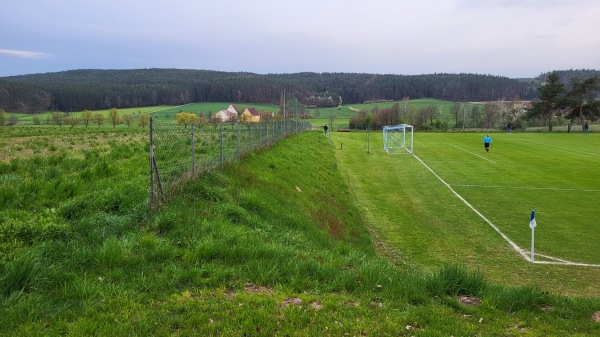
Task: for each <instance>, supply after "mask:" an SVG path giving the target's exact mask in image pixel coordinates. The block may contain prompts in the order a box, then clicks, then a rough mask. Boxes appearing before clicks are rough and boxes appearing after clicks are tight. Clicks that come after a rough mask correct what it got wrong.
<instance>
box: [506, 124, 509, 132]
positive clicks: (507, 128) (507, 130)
mask: <svg viewBox="0 0 600 337" xmlns="http://www.w3.org/2000/svg"><path fill="white" fill-rule="evenodd" d="M506 133H510V122H508V125H506Z"/></svg>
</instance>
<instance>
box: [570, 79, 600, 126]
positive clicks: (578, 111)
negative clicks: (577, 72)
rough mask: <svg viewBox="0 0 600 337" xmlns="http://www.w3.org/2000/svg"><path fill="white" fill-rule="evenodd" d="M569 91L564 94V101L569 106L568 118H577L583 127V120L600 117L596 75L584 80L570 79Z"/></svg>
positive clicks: (598, 85) (599, 86)
mask: <svg viewBox="0 0 600 337" xmlns="http://www.w3.org/2000/svg"><path fill="white" fill-rule="evenodd" d="M571 88H572V89H571V91H569V92H568V93H567V94H566V95H565V101H566V104H567V106H568V107H569V108H570V111H571V113H570V114H569V116H568V117H569V118H579V121H580V123H581V127H582V128H583V126H584V124H585V120H586V119H589V120H592V121H595V120H597V119H598V118H599V117H600V101H599V100H598V99H597V92H598V90H600V82H599V81H598V77H597V76H595V75H594V76H590V77H588V78H586V79H584V80H580V79H578V78H573V79H571Z"/></svg>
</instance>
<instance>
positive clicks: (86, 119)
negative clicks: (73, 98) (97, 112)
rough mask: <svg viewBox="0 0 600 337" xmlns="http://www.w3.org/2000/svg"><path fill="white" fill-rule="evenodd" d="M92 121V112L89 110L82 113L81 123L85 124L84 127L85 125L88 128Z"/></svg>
mask: <svg viewBox="0 0 600 337" xmlns="http://www.w3.org/2000/svg"><path fill="white" fill-rule="evenodd" d="M91 121H92V112H91V111H90V110H88V109H85V110H83V112H82V113H81V123H83V125H85V127H86V128H87V127H88V125H89V124H90V122H91Z"/></svg>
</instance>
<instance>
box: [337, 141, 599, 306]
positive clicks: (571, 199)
mask: <svg viewBox="0 0 600 337" xmlns="http://www.w3.org/2000/svg"><path fill="white" fill-rule="evenodd" d="M483 136H485V134H481V133H464V134H462V133H461V134H452V133H442V134H433V133H418V132H417V133H416V134H415V141H414V143H415V144H414V154H415V156H416V157H413V156H412V155H389V154H387V153H386V152H385V151H384V150H383V141H382V134H381V133H372V134H371V137H370V146H369V147H370V151H369V152H367V144H366V137H365V134H364V133H333V134H332V139H333V142H334V144H336V148H338V149H337V151H336V157H337V158H338V160H339V162H340V168H341V169H342V171H343V172H344V174H345V176H346V177H347V180H348V181H349V182H350V186H351V190H352V191H354V194H355V195H356V198H357V201H358V203H359V204H360V205H361V209H362V210H363V212H364V213H365V215H366V217H367V218H368V219H369V223H371V224H372V225H373V226H374V227H375V228H376V229H377V233H378V236H380V237H381V238H382V240H383V241H385V242H386V243H387V244H388V245H389V247H390V249H391V250H392V251H393V252H395V253H396V254H397V256H398V259H400V260H401V261H405V262H406V263H409V264H411V265H415V266H418V267H421V268H434V267H438V266H439V265H440V264H443V263H449V262H460V263H463V264H466V265H469V266H471V267H473V268H476V269H478V270H481V271H482V272H483V273H484V275H486V277H487V278H489V279H491V280H494V281H496V282H501V283H503V284H509V285H539V286H541V287H542V288H543V289H544V290H545V291H548V292H551V293H558V294H571V295H578V296H600V286H599V284H598V282H597V280H598V278H600V252H599V251H598V250H597V242H598V234H597V233H598V230H599V229H600V226H599V225H598V223H597V221H596V220H595V215H594V213H595V209H596V208H595V207H596V204H597V200H598V196H599V195H600V180H599V179H598V177H597V170H596V168H597V167H598V165H599V164H600V154H599V153H598V151H597V149H598V147H599V146H600V137H599V135H597V134H582V133H577V134H567V133H558V134H548V133H512V134H506V133H493V134H491V136H492V138H493V142H492V146H491V150H490V152H489V153H486V152H485V151H484V149H483V142H482V138H483ZM342 145H343V146H342ZM419 159H420V160H419ZM436 175H437V177H436ZM438 177H439V178H438ZM446 184H447V185H448V186H446ZM455 193H456V194H455ZM461 198H462V199H464V200H465V201H466V202H467V203H469V204H470V205H471V206H472V207H473V208H474V210H476V211H477V212H479V213H480V214H481V215H482V216H483V217H481V216H479V215H478V214H476V213H475V211H474V210H471V209H470V208H469V206H468V205H467V204H466V203H465V202H463V201H462V200H461ZM534 209H535V211H536V220H537V224H538V226H537V227H536V228H535V254H536V256H535V261H536V262H537V263H531V262H529V261H527V259H526V257H529V255H530V250H531V228H530V227H529V219H530V213H531V211H532V210H534ZM484 218H485V219H484ZM486 219H487V220H489V222H491V224H492V225H494V226H496V227H497V228H498V229H499V231H500V232H502V233H503V234H504V235H505V236H506V237H507V239H508V240H507V239H504V238H503V237H502V236H501V234H500V233H498V232H497V231H496V230H495V229H494V228H493V227H492V225H490V224H489V223H488V222H487V221H486ZM509 241H512V242H513V243H514V244H516V245H517V246H518V247H519V248H520V249H521V250H522V251H523V252H524V254H520V253H519V251H517V250H516V249H514V248H513V247H512V246H511V244H510V242H509ZM560 260H564V261H570V262H573V263H579V264H592V265H594V266H590V267H582V266H571V265H565V264H563V263H562V262H560Z"/></svg>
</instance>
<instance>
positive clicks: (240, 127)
mask: <svg viewBox="0 0 600 337" xmlns="http://www.w3.org/2000/svg"><path fill="white" fill-rule="evenodd" d="M310 128H311V125H310V123H306V122H296V121H292V120H285V121H274V122H257V123H241V122H237V123H230V124H217V125H203V126H194V125H188V126H183V125H178V124H173V123H165V122H159V121H154V120H152V119H150V206H151V207H152V206H154V205H156V204H157V203H158V202H160V201H161V200H165V199H167V198H168V197H169V196H170V195H172V194H173V193H174V192H175V191H176V190H177V188H179V187H182V186H183V184H184V183H185V181H186V180H188V179H190V178H191V177H193V176H195V175H196V174H198V173H202V172H207V171H210V170H213V169H215V168H217V167H220V166H222V165H225V164H227V163H231V162H235V161H239V160H240V159H241V158H242V157H243V156H244V154H246V153H248V152H251V151H254V150H255V149H258V148H261V147H266V146H269V145H271V144H272V143H274V142H276V141H278V140H280V139H282V138H284V137H286V136H288V135H290V134H292V133H297V132H302V131H305V130H309V129H310Z"/></svg>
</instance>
